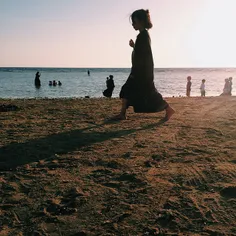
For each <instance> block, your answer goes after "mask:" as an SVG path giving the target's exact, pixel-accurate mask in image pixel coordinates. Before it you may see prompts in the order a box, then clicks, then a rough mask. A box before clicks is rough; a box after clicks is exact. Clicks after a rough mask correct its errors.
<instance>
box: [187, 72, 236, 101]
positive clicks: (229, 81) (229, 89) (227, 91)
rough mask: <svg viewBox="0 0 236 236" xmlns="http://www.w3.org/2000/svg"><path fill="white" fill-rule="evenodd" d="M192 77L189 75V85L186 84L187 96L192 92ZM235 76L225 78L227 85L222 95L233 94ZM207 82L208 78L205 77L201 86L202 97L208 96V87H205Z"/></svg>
mask: <svg viewBox="0 0 236 236" xmlns="http://www.w3.org/2000/svg"><path fill="white" fill-rule="evenodd" d="M191 80H192V77H191V76H188V77H187V85H186V96H187V97H190V93H191V86H192V82H191ZM232 80H233V78H232V77H229V78H226V79H225V85H224V89H223V93H222V94H221V95H220V96H231V95H232V86H233V81H232ZM205 83H206V80H205V79H203V80H202V83H201V86H200V93H201V97H205V96H206V89H205Z"/></svg>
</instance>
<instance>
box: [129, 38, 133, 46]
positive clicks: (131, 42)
mask: <svg viewBox="0 0 236 236" xmlns="http://www.w3.org/2000/svg"><path fill="white" fill-rule="evenodd" d="M129 46H130V47H132V48H134V41H133V40H132V39H130V41H129Z"/></svg>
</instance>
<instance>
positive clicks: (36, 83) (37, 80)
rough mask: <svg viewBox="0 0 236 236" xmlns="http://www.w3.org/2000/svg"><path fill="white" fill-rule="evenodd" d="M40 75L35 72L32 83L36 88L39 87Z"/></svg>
mask: <svg viewBox="0 0 236 236" xmlns="http://www.w3.org/2000/svg"><path fill="white" fill-rule="evenodd" d="M40 76H41V74H40V73H39V72H37V73H36V74H35V79H34V84H35V87H36V88H39V87H40V86H41V81H40V79H39V77H40Z"/></svg>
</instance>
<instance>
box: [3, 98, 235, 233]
mask: <svg viewBox="0 0 236 236" xmlns="http://www.w3.org/2000/svg"><path fill="white" fill-rule="evenodd" d="M167 101H168V102H169V103H170V104H171V105H172V106H173V108H174V109H175V110H176V114H175V115H174V116H173V119H171V120H170V121H168V122H166V123H162V122H160V120H161V118H162V117H164V113H153V114H135V113H133V111H132V108H130V109H129V111H128V119H127V120H125V121H122V122H113V123H109V122H106V118H107V117H110V116H112V115H114V114H116V113H117V112H118V111H119V105H120V101H119V100H118V99H25V100H24V99H21V100H20V99H17V100H3V99H0V104H3V103H4V104H9V103H11V104H14V105H17V106H18V107H19V108H20V109H19V110H18V111H10V112H1V113H0V130H1V131H0V235H1V236H5V235H19V236H20V235H53V236H54V235H59V236H61V235H66V236H86V235H236V224H235V222H236V141H235V140H236V132H235V130H236V97H207V98H198V97H195V98H169V99H167Z"/></svg>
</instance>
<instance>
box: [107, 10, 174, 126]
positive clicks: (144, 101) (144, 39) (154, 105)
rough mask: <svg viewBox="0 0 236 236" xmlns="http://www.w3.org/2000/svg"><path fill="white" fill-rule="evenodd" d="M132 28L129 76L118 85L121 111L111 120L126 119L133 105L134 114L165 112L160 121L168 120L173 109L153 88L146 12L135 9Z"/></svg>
mask: <svg viewBox="0 0 236 236" xmlns="http://www.w3.org/2000/svg"><path fill="white" fill-rule="evenodd" d="M131 19H132V25H133V27H134V29H135V30H138V31H139V34H138V36H137V39H136V42H135V43H134V42H133V40H130V42H129V45H130V46H131V47H132V48H133V53H132V68H131V73H130V75H129V77H128V79H127V81H126V83H125V84H124V85H123V86H122V88H121V91H120V98H121V100H122V107H121V111H120V113H119V114H118V115H116V116H114V117H112V118H111V120H124V119H126V110H127V108H128V107H129V106H133V108H134V112H140V113H141V112H145V113H146V112H160V111H164V110H165V111H166V115H165V118H164V119H163V120H164V121H167V120H169V119H170V117H171V116H172V115H173V114H174V112H175V111H174V110H173V109H172V108H171V107H170V105H169V104H168V103H167V102H166V101H165V100H164V99H163V98H162V95H161V94H160V93H158V91H157V90H156V88H155V85H154V64H153V56H152V49H151V39H150V36H149V33H148V31H147V30H148V29H150V28H152V23H151V20H150V14H149V11H148V10H143V9H140V10H137V11H135V12H133V14H132V15H131Z"/></svg>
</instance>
